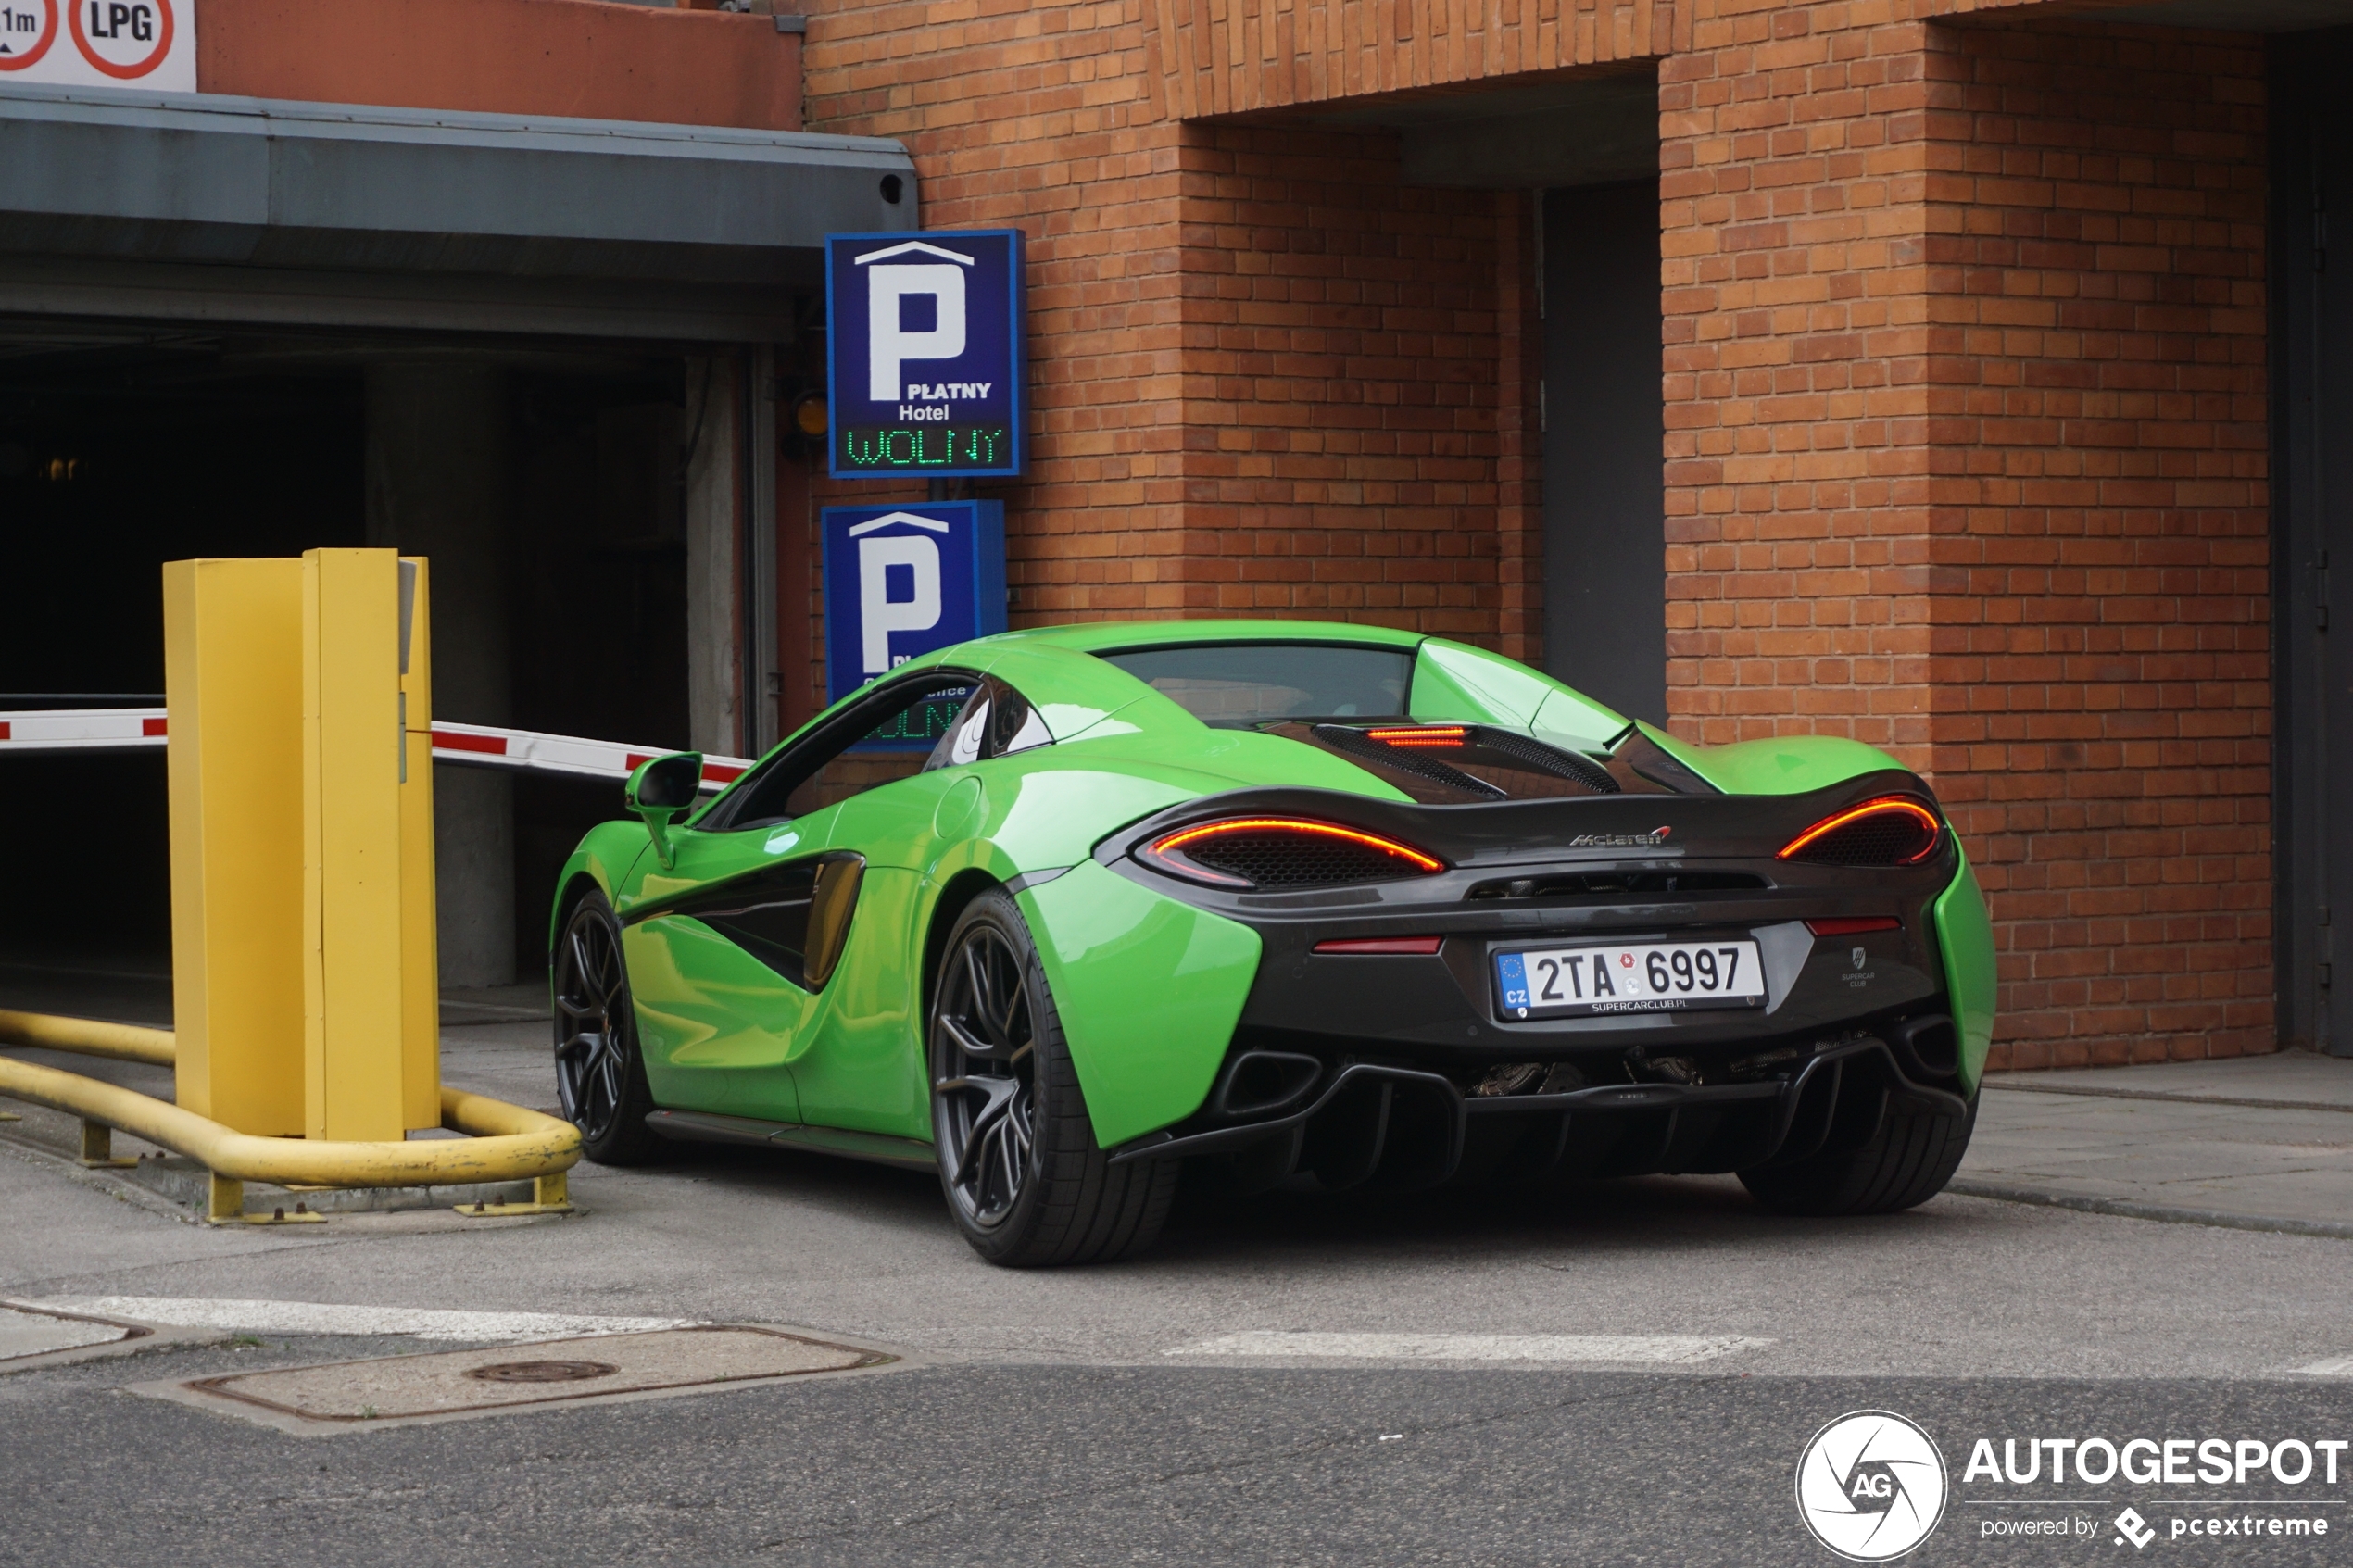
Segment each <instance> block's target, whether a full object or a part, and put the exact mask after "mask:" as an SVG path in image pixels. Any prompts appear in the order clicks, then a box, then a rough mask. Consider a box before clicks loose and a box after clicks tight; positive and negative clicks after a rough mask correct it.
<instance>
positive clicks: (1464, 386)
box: [807, 0, 1536, 679]
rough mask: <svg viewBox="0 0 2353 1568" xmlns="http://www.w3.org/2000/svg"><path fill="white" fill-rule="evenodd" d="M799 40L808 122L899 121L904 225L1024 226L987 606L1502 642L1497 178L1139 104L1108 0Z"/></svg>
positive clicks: (1508, 241) (1140, 48)
mask: <svg viewBox="0 0 2353 1568" xmlns="http://www.w3.org/2000/svg"><path fill="white" fill-rule="evenodd" d="M809 37H810V43H809V50H808V55H807V60H808V66H809V75H808V86H807V105H808V119H809V125H810V128H811V129H812V130H816V131H842V132H857V133H861V134H871V135H889V136H900V137H902V138H904V139H905V140H906V141H907V142H908V144H909V145H910V147H911V148H912V150H913V152H914V153H915V155H916V157H917V160H918V168H919V169H921V171H922V174H923V191H924V213H923V218H924V221H925V224H926V225H927V226H929V227H935V228H964V227H988V226H999V225H1013V226H1018V227H1020V228H1022V229H1023V230H1024V231H1025V232H1026V236H1027V239H1028V244H1029V255H1030V273H1029V285H1030V293H1029V302H1030V315H1031V320H1030V333H1031V335H1030V351H1031V359H1032V363H1033V366H1034V371H1033V375H1032V383H1031V384H1032V394H1033V398H1034V404H1035V408H1036V413H1035V415H1034V417H1033V425H1032V432H1033V436H1034V441H1033V447H1032V450H1033V453H1034V456H1035V462H1034V464H1033V468H1032V472H1031V475H1030V477H1029V478H1028V479H1026V481H1025V482H1024V483H1020V484H1017V485H1001V486H1000V485H993V484H990V485H983V486H982V487H981V490H982V493H984V494H988V495H1001V496H1002V497H1003V498H1004V499H1005V500H1006V501H1007V502H1008V503H1009V506H1010V508H1011V512H1010V515H1011V519H1012V521H1011V527H1010V529H1009V533H1010V535H1011V537H1010V539H1009V555H1010V558H1011V559H1010V562H1009V571H1010V577H1011V581H1012V583H1013V587H1014V590H1015V604H1014V609H1013V616H1014V621H1015V623H1016V624H1023V623H1034V622H1041V621H1071V620H1083V619H1088V618H1093V617H1101V616H1114V615H1137V614H1176V615H1186V614H1192V615H1200V614H1234V613H1240V612H1247V613H1252V614H1278V615H1279V614H1300V615H1317V616H1328V617H1335V618H1340V619H1351V618H1361V619H1365V620H1370V621H1379V622H1382V623H1384V624H1390V625H1403V626H1414V627H1419V628H1422V629H1425V630H1430V631H1439V632H1445V633H1451V634H1454V635H1462V636H1470V637H1475V638H1477V639H1478V640H1480V641H1483V642H1487V643H1489V644H1491V645H1492V644H1500V643H1502V642H1504V639H1505V638H1506V637H1507V636H1508V637H1510V638H1513V639H1518V640H1517V641H1515V642H1514V643H1513V644H1512V646H1516V647H1523V648H1524V641H1525V638H1526V636H1527V634H1528V633H1527V628H1528V626H1529V625H1531V624H1532V623H1533V619H1532V617H1531V615H1530V614H1529V604H1530V603H1531V601H1532V598H1533V596H1534V593H1535V590H1534V589H1533V587H1532V586H1531V579H1532V574H1533V570H1534V569H1533V566H1532V563H1531V562H1530V561H1529V559H1528V558H1527V557H1526V551H1527V549H1528V548H1529V547H1530V546H1529V544H1528V541H1529V540H1532V539H1533V538H1534V537H1535V533H1536V530H1535V524H1534V520H1533V513H1532V504H1533V495H1534V488H1533V486H1534V481H1533V475H1532V469H1531V464H1532V447H1531V446H1530V445H1529V438H1528V436H1527V435H1526V433H1525V432H1526V429H1527V427H1528V426H1529V424H1530V423H1531V421H1532V418H1533V405H1534V389H1533V383H1532V379H1531V371H1530V370H1529V365H1528V364H1527V363H1526V361H1525V355H1524V353H1523V352H1522V351H1521V350H1522V347H1523V343H1522V337H1521V334H1520V332H1519V328H1520V325H1521V317H1522V316H1524V315H1525V314H1526V313H1527V310H1528V306H1527V300H1526V297H1525V296H1526V295H1527V293H1528V291H1529V288H1530V287H1531V286H1532V284H1531V280H1530V278H1529V275H1528V264H1527V257H1526V251H1527V249H1528V246H1529V244H1530V241H1529V233H1528V230H1527V223H1526V218H1525V207H1526V202H1525V200H1524V198H1517V197H1513V198H1499V197H1498V196H1497V195H1496V194H1492V193H1478V192H1462V191H1428V190H1414V189H1408V188H1405V187H1403V186H1401V185H1400V184H1399V183H1398V182H1397V178H1396V149H1395V147H1394V145H1393V144H1392V143H1391V142H1390V140H1389V139H1388V138H1386V137H1383V136H1380V135H1375V134H1367V135H1340V134H1329V133H1326V134H1308V133H1302V132H1298V131H1295V130H1288V129H1286V130H1279V131H1277V130H1267V129H1259V128H1252V127H1246V126H1214V127H1213V126H1203V125H1198V124H1189V123H1184V122H1180V121H1178V120H1176V119H1169V118H1166V117H1165V116H1164V112H1163V107H1164V104H1163V99H1162V98H1161V97H1160V95H1159V94H1160V92H1161V89H1162V87H1163V86H1164V82H1163V78H1162V75H1161V73H1160V71H1159V70H1158V69H1157V67H1156V66H1152V65H1151V49H1152V47H1153V44H1154V40H1153V38H1152V36H1151V33H1150V31H1149V30H1148V29H1147V28H1146V27H1145V26H1144V24H1143V18H1142V13H1141V11H1140V9H1139V6H1135V5H1111V6H1057V5H1033V6H1028V7H1026V8H1024V9H1014V10H1006V11H1002V12H998V13H992V14H988V15H980V16H975V17H972V18H970V19H965V20H963V21H959V22H955V23H952V24H950V25H945V26H943V25H940V24H939V23H938V22H937V20H936V19H935V17H934V15H933V13H932V12H931V11H930V10H929V9H928V8H925V7H921V6H912V5H909V6H888V5H886V6H871V5H859V4H843V3H842V0H831V4H830V6H828V7H827V8H821V9H819V10H817V11H816V12H814V13H813V15H812V21H811V23H810V35H809ZM1505 295H1509V296H1510V297H1509V298H1508V300H1507V299H1506V298H1505V297H1504V296H1505ZM1507 317H1508V318H1509V324H1510V329H1511V331H1512V332H1513V334H1514V335H1513V336H1512V338H1511V339H1509V340H1508V346H1507V340H1505V339H1504V337H1502V336H1500V335H1499V333H1500V332H1502V331H1503V329H1504V323H1505V320H1506V318H1507ZM1499 420H1501V421H1502V422H1503V424H1507V425H1508V426H1509V431H1508V433H1506V432H1505V431H1504V429H1503V428H1501V426H1500V425H1499ZM1507 440H1508V442H1509V445H1510V451H1509V454H1508V457H1507V456H1506V453H1505V450H1504V448H1505V444H1506V441H1507ZM1506 461H1508V462H1509V463H1510V464H1512V465H1513V467H1512V468H1511V469H1510V470H1508V473H1507V472H1506V470H1504V468H1503V467H1502V466H1501V465H1503V464H1504V463H1505V462H1506ZM856 493H857V494H858V495H860V496H861V497H862V498H863V497H873V498H875V499H877V500H881V499H888V498H892V497H890V496H889V495H887V492H886V491H884V490H883V489H882V487H878V486H874V485H859V486H857V487H856ZM833 494H836V492H834V491H832V490H831V488H830V487H828V486H826V485H824V484H823V483H820V484H819V485H817V486H815V487H814V489H813V491H812V505H814V504H822V502H823V501H824V500H825V499H827V498H830V496H831V495H833ZM905 494H906V495H910V496H912V495H915V494H916V492H914V491H912V490H911V491H908V492H906V493H905ZM1499 513H1505V514H1507V515H1508V516H1510V517H1511V518H1513V519H1515V520H1516V521H1515V522H1514V523H1513V525H1512V526H1511V527H1510V528H1509V529H1508V530H1499V529H1498V527H1497V518H1498V516H1499ZM1507 536H1508V537H1509V538H1510V540H1511V541H1512V542H1511V545H1510V549H1511V551H1512V552H1513V560H1514V565H1513V566H1512V567H1511V568H1510V569H1509V570H1510V571H1511V573H1512V575H1513V582H1512V583H1511V585H1510V587H1509V588H1508V589H1506V587H1505V586H1504V583H1503V581H1502V577H1503V574H1504V567H1503V566H1502V565H1501V562H1502V560H1503V558H1504V544H1503V541H1504V539H1505V538H1506V537H1507ZM819 669H820V670H821V669H822V666H820V667H819ZM814 678H821V675H819V676H812V679H814Z"/></svg>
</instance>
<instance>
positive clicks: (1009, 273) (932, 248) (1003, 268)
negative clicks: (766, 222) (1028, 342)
mask: <svg viewBox="0 0 2353 1568" xmlns="http://www.w3.org/2000/svg"><path fill="white" fill-rule="evenodd" d="M1021 269H1022V253H1021V231H1020V230H1018V229H983V230H972V231H925V232H920V233H910V234H828V235H826V236H825V380H826V392H825V400H826V407H827V411H828V414H829V416H830V420H831V422H832V425H833V433H832V437H831V441H830V447H831V458H830V463H831V468H832V472H833V476H834V477H835V478H836V479H879V478H891V479H898V478H903V477H905V476H907V475H909V474H921V475H924V476H925V477H926V478H930V479H953V478H958V477H973V478H984V477H999V478H1001V477H1005V476H1009V475H1013V474H1018V473H1020V472H1021V470H1022V412H1023V407H1024V402H1025V398H1024V389H1023V385H1022V377H1023V367H1022V279H1021Z"/></svg>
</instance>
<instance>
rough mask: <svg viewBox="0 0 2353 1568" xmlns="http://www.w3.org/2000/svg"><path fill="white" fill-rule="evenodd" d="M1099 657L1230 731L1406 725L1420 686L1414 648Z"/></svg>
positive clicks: (1267, 646) (1153, 651)
mask: <svg viewBox="0 0 2353 1568" xmlns="http://www.w3.org/2000/svg"><path fill="white" fill-rule="evenodd" d="M1096 657H1098V658H1100V659H1103V660H1105V661H1106V662H1108V663H1112V664H1115V665H1117V666H1119V668H1120V669H1122V670H1125V671H1127V673H1129V674H1130V675H1133V676H1135V677H1136V679H1138V680H1139V681H1141V682H1143V683H1144V684H1146V685H1148V686H1150V687H1151V688H1152V690H1154V691H1156V692H1158V693H1160V695H1161V696H1164V697H1166V698H1168V699H1169V700H1170V701H1171V702H1174V703H1176V706H1178V707H1179V708H1182V709H1184V710H1185V711H1186V712H1188V713H1189V714H1191V715H1192V716H1193V717H1194V718H1196V719H1199V720H1200V721H1202V723H1204V724H1214V725H1220V726H1226V727H1235V726H1241V725H1248V724H1258V723H1264V722H1265V721H1267V720H1270V719H1302V718H1315V719H1402V718H1403V717H1405V704H1406V699H1407V697H1408V696H1409V695H1410V694H1411V693H1412V691H1413V684H1414V651H1413V649H1411V648H1375V647H1349V646H1340V645H1334V644H1331V643H1192V644H1188V645H1185V646H1179V647H1165V648H1143V649H1139V650H1138V651H1136V652H1132V653H1104V654H1099V655H1097V656H1096Z"/></svg>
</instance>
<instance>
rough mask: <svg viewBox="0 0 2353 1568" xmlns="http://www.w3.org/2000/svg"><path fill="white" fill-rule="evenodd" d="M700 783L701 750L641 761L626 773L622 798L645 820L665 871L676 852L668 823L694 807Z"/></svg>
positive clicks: (674, 753)
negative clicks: (627, 781) (626, 778)
mask: <svg viewBox="0 0 2353 1568" xmlns="http://www.w3.org/2000/svg"><path fill="white" fill-rule="evenodd" d="M701 783H702V753H701V752H699V751H673V752H672V753H671V754H670V755H669V756H667V757H657V758H655V759H653V760H651V761H650V762H640V763H638V764H637V771H635V772H634V773H631V774H630V775H629V784H628V787H627V789H626V790H625V791H624V793H623V798H625V799H626V800H627V801H628V802H629V809H631V810H632V811H635V812H636V813H637V815H638V816H640V817H642V818H644V819H645V822H646V832H647V833H648V834H650V835H651V836H652V838H653V841H654V854H655V855H656V856H657V857H658V858H659V859H661V869H662V870H664V871H668V870H669V869H670V868H671V866H672V864H673V862H675V861H676V859H677V855H676V852H675V851H673V849H672V848H671V847H670V824H671V823H673V822H676V821H677V820H678V819H679V818H680V817H683V816H685V815H686V813H687V812H688V811H691V810H693V809H694V805H695V791H696V789H697V787H698V786H699V785H700V784H701Z"/></svg>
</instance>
